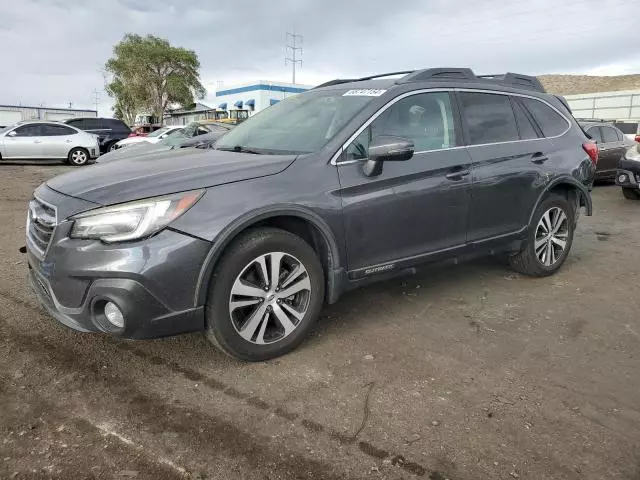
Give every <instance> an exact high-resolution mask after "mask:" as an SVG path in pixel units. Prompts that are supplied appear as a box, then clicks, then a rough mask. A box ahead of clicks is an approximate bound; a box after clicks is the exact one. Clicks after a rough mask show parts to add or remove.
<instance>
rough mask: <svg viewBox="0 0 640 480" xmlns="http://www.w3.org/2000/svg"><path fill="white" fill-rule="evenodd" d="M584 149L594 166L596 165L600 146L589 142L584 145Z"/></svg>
mask: <svg viewBox="0 0 640 480" xmlns="http://www.w3.org/2000/svg"><path fill="white" fill-rule="evenodd" d="M582 148H583V149H584V151H585V152H587V155H589V158H590V159H591V161H592V162H593V164H594V165H596V164H597V163H598V145H596V144H595V143H592V142H587V143H583V144H582Z"/></svg>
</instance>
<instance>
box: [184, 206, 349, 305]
mask: <svg viewBox="0 0 640 480" xmlns="http://www.w3.org/2000/svg"><path fill="white" fill-rule="evenodd" d="M282 216H287V217H297V218H300V219H302V220H305V221H307V222H309V223H311V224H312V225H313V226H314V227H316V228H317V229H318V231H320V233H321V234H322V236H323V237H324V240H325V242H326V244H327V246H328V250H329V258H328V259H327V260H328V266H329V271H328V272H326V273H327V281H328V285H327V298H328V299H329V303H333V301H332V299H333V298H336V299H337V295H339V293H340V290H341V285H340V284H341V279H342V276H343V275H342V273H341V272H343V268H342V261H341V260H342V259H341V257H340V250H339V248H338V243H337V241H336V238H335V235H334V233H333V231H332V230H331V228H330V227H329V225H328V224H327V223H326V222H325V221H324V219H322V217H320V216H319V215H318V214H316V213H314V212H313V211H311V210H309V209H307V208H304V207H301V206H298V205H270V206H268V207H263V208H259V209H256V210H252V211H250V212H247V213H245V214H244V215H242V216H241V217H239V218H237V219H236V220H235V221H233V222H231V223H230V224H229V225H228V226H227V227H226V228H225V229H224V230H222V231H221V232H220V233H219V234H218V235H217V236H216V238H215V239H214V240H213V242H212V245H211V249H210V250H209V253H208V254H207V257H206V258H205V261H204V263H203V266H202V269H201V270H200V274H199V276H198V283H197V286H196V293H195V299H194V305H196V306H198V305H204V304H205V303H206V297H207V292H208V287H209V281H210V279H211V275H212V274H213V270H214V268H215V265H216V264H217V262H218V260H219V259H220V256H221V255H222V252H223V251H224V250H225V248H226V247H227V246H228V245H229V244H230V243H231V242H232V241H233V240H234V239H235V238H236V237H237V236H238V235H239V234H240V233H241V232H243V231H244V230H246V229H247V228H250V227H251V226H252V225H255V224H256V223H258V222H260V221H262V220H266V219H269V218H274V217H282Z"/></svg>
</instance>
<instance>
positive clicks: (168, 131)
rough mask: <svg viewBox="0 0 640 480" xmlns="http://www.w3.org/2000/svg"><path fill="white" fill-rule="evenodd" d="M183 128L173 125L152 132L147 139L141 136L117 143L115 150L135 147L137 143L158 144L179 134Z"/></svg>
mask: <svg viewBox="0 0 640 480" xmlns="http://www.w3.org/2000/svg"><path fill="white" fill-rule="evenodd" d="M182 128H183V127H181V126H180V125H171V126H166V127H162V128H159V129H158V130H156V131H155V132H152V133H150V134H149V135H147V136H146V137H141V136H140V137H128V138H125V139H123V140H120V141H119V142H118V143H116V145H115V148H123V147H129V146H131V145H135V144H136V143H143V142H147V143H158V142H159V141H160V140H162V139H163V138H167V137H168V136H170V135H174V134H176V133H179V132H180V131H182Z"/></svg>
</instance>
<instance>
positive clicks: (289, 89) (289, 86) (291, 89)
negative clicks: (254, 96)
mask: <svg viewBox="0 0 640 480" xmlns="http://www.w3.org/2000/svg"><path fill="white" fill-rule="evenodd" d="M311 88H313V86H312V85H300V84H297V83H284V82H270V81H267V80H258V81H257V82H252V83H243V84H240V85H230V86H228V87H226V88H224V89H221V90H218V91H216V97H222V96H224V95H234V94H237V93H245V92H255V91H257V90H267V91H273V92H285V93H302V92H306V91H307V90H310V89H311Z"/></svg>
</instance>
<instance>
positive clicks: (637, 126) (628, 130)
mask: <svg viewBox="0 0 640 480" xmlns="http://www.w3.org/2000/svg"><path fill="white" fill-rule="evenodd" d="M613 125H614V126H615V127H616V128H617V129H619V130H620V131H621V132H622V133H623V134H624V136H625V138H626V139H627V140H632V141H634V142H637V143H640V122H629V121H627V122H613Z"/></svg>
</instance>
